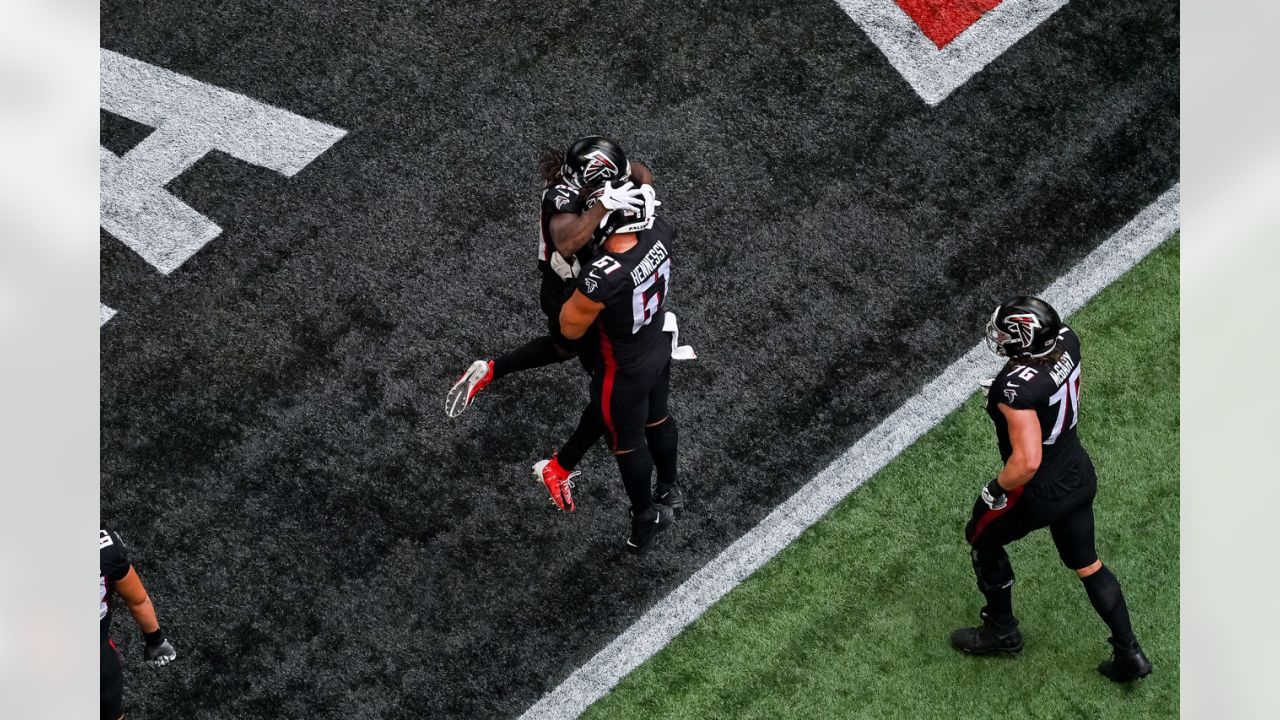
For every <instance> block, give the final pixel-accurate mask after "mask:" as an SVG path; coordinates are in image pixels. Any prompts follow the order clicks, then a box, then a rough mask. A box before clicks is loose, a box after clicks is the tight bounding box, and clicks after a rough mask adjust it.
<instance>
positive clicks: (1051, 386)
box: [951, 297, 1151, 682]
mask: <svg viewBox="0 0 1280 720" xmlns="http://www.w3.org/2000/svg"><path fill="white" fill-rule="evenodd" d="M987 342H988V344H989V345H990V346H991V348H992V350H993V351H995V352H996V353H997V354H998V355H1001V356H1003V357H1007V358H1008V359H1009V360H1008V362H1007V363H1006V364H1005V366H1004V368H1003V369H1001V371H1000V372H999V374H997V375H996V377H995V379H994V380H993V381H992V383H991V385H990V389H989V390H988V392H987V414H988V415H990V416H991V420H992V422H994V423H995V430H996V443H997V445H998V446H999V449H1000V457H1001V459H1002V460H1003V461H1004V468H1003V469H1002V470H1001V471H1000V474H999V475H998V476H997V477H996V478H995V479H994V480H992V481H991V482H990V483H988V484H987V485H986V487H984V488H982V492H981V494H980V496H979V498H978V500H977V501H976V502H975V503H974V506H973V516H972V518H971V519H970V520H969V523H968V526H967V527H966V529H965V537H966V539H967V540H968V542H969V545H970V547H971V556H972V560H973V569H974V572H975V573H976V574H977V578H978V589H979V590H981V591H982V594H983V595H984V596H985V598H986V606H985V607H983V608H982V612H981V618H982V624H981V625H979V626H977V627H971V628H962V629H960V630H956V631H955V632H954V633H952V635H951V642H952V644H953V645H955V647H957V648H959V649H960V650H963V651H964V652H967V653H975V654H988V653H1000V652H1005V653H1016V652H1018V651H1019V650H1021V649H1022V634H1021V633H1020V632H1018V621H1017V619H1016V618H1015V617H1014V615H1013V596H1012V588H1013V580H1014V575H1013V566H1012V565H1010V563H1009V555H1008V554H1007V553H1006V552H1005V546H1006V545H1008V544H1009V543H1011V542H1013V541H1015V540H1017V539H1019V538H1021V537H1023V536H1024V535H1027V534H1028V533H1030V532H1032V531H1034V530H1038V529H1040V528H1045V527H1047V528H1049V533H1050V535H1052V537H1053V542H1054V545H1056V546H1057V549H1058V555H1059V556H1060V557H1061V559H1062V562H1063V564H1064V565H1066V566H1067V568H1069V569H1070V570H1073V571H1074V572H1075V574H1076V575H1077V576H1078V577H1079V578H1080V581H1081V582H1082V584H1083V585H1084V589H1085V592H1086V593H1087V594H1088V596H1089V601H1090V602H1091V603H1092V604H1093V608H1094V610H1096V611H1097V613H1098V615H1099V617H1101V618H1102V621H1103V622H1104V623H1106V625H1107V627H1108V628H1109V629H1110V631H1111V638H1110V640H1109V642H1110V643H1111V648H1112V653H1111V657H1110V658H1109V659H1107V660H1106V661H1104V662H1103V663H1102V664H1100V665H1099V666H1098V671H1099V672H1101V673H1102V674H1103V675H1105V676H1106V677H1108V678H1110V679H1111V680H1114V681H1116V682H1126V681H1129V680H1135V679H1137V678H1141V677H1145V676H1146V675H1148V674H1149V673H1150V672H1151V663H1150V662H1149V661H1148V660H1147V657H1146V655H1144V654H1143V652H1142V648H1141V647H1140V646H1139V645H1138V640H1137V638H1136V637H1134V634H1133V628H1132V627H1131V626H1130V624H1129V609H1128V607H1127V606H1126V604H1125V600H1124V593H1123V592H1122V591H1121V589H1120V583H1119V582H1118V581H1117V580H1116V577H1115V575H1113V574H1112V573H1111V570H1110V569H1108V568H1107V567H1106V566H1105V565H1103V564H1102V561H1101V560H1100V559H1098V553H1097V551H1096V550H1095V548H1094V532H1093V498H1094V494H1095V493H1096V492H1097V476H1096V475H1095V473H1094V468H1093V463H1092V462H1091V461H1090V459H1089V454H1088V453H1087V452H1085V449H1084V446H1083V445H1081V443H1080V437H1079V435H1078V432H1077V431H1078V422H1079V419H1080V387H1081V383H1080V373H1081V358H1080V340H1079V338H1077V337H1076V334H1075V333H1074V332H1073V331H1072V330H1071V328H1069V327H1067V326H1066V325H1063V324H1062V321H1061V320H1060V319H1059V318H1058V313H1057V312H1056V311H1055V310H1054V309H1053V308H1052V307H1050V306H1049V304H1048V303H1046V302H1044V301H1043V300H1040V299H1038V298H1034V297H1015V298H1011V299H1009V300H1006V301H1005V302H1003V303H1001V304H1000V305H999V306H998V307H997V308H996V310H995V312H994V313H993V314H992V315H991V320H990V321H989V322H988V323H987Z"/></svg>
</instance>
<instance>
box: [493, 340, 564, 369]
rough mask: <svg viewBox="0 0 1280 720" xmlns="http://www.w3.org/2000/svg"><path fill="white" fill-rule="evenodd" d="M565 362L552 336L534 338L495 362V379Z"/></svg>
mask: <svg viewBox="0 0 1280 720" xmlns="http://www.w3.org/2000/svg"><path fill="white" fill-rule="evenodd" d="M563 361H564V358H562V357H560V351H559V350H558V349H556V344H555V342H554V341H553V340H552V339H551V336H549V335H544V336H542V337H540V338H534V339H532V340H530V341H529V342H527V343H525V344H524V345H521V346H520V347H518V348H516V349H515V350H512V351H511V352H509V353H507V354H505V355H501V356H499V357H498V358H497V359H496V360H494V361H493V379H494V380H497V379H498V378H500V377H502V376H503V375H507V374H509V373H513V372H520V371H521V370H528V369H530V368H536V367H542V366H543V365H553V364H555V363H558V362H563Z"/></svg>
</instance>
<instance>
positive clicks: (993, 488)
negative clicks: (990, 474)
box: [982, 478, 1009, 510]
mask: <svg viewBox="0 0 1280 720" xmlns="http://www.w3.org/2000/svg"><path fill="white" fill-rule="evenodd" d="M982 502H984V503H986V504H987V507H989V508H991V509H992V510H1003V509H1005V507H1006V506H1008V505H1009V493H1008V492H1007V491H1006V490H1005V489H1004V488H1002V487H1000V479H999V478H996V479H995V480H992V481H991V482H989V483H987V486H986V487H984V488H982Z"/></svg>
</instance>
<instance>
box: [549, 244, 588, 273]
mask: <svg viewBox="0 0 1280 720" xmlns="http://www.w3.org/2000/svg"><path fill="white" fill-rule="evenodd" d="M551 269H552V270H555V271H556V274H557V275H559V276H560V278H561V279H562V280H572V279H574V278H576V277H578V273H579V272H581V271H582V266H581V265H579V264H578V258H576V257H575V258H573V260H571V261H566V260H565V259H564V256H563V255H561V254H560V253H559V252H554V251H553V252H552V253H551Z"/></svg>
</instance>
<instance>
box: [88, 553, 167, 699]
mask: <svg viewBox="0 0 1280 720" xmlns="http://www.w3.org/2000/svg"><path fill="white" fill-rule="evenodd" d="M98 561H99V565H100V567H99V575H98V628H99V630H100V631H101V644H102V652H101V655H102V682H101V705H102V720H119V718H122V717H124V705H123V695H124V675H123V673H122V672H121V667H120V665H121V659H120V651H119V650H118V649H116V644H115V642H114V641H112V640H111V596H112V594H113V593H114V594H116V595H119V596H120V597H122V598H124V601H125V604H127V605H128V606H129V614H130V615H132V616H133V620H134V622H136V623H138V628H139V629H141V630H142V638H143V642H144V647H143V651H142V654H143V659H145V660H146V662H147V664H148V665H152V666H157V667H158V666H160V665H168V664H169V663H170V662H172V661H173V660H174V659H176V658H177V657H178V652H177V651H176V650H174V649H173V645H171V644H170V643H169V641H168V640H166V639H165V637H164V633H163V632H162V631H161V630H160V622H159V621H158V620H156V610H155V608H154V607H152V605H151V598H150V597H148V596H147V589H146V588H144V587H143V586H142V580H141V579H140V578H139V577H138V573H137V571H136V570H134V569H133V565H131V564H130V563H129V558H128V557H127V556H126V555H125V550H124V543H123V542H121V541H120V536H119V535H116V534H115V533H113V532H111V531H110V530H100V531H99V533H98Z"/></svg>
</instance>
